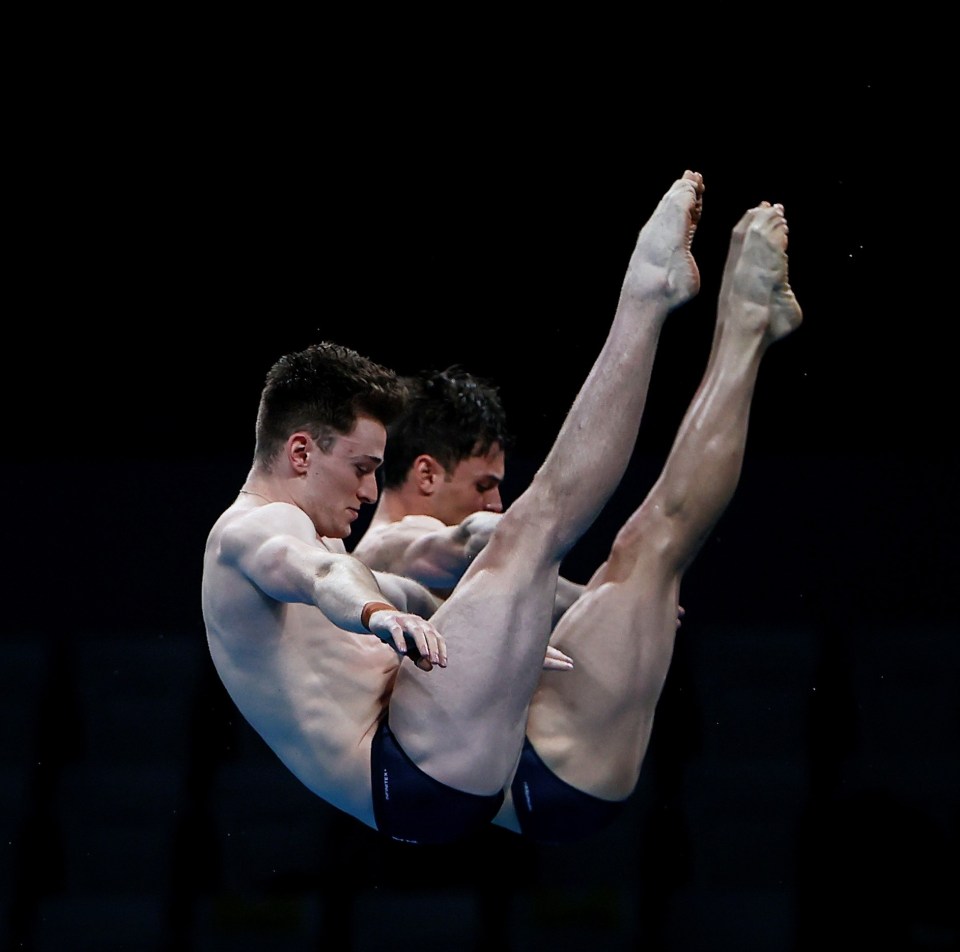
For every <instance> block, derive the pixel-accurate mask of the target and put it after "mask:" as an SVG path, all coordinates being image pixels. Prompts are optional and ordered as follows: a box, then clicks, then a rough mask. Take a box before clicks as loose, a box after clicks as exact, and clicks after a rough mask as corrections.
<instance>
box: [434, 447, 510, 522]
mask: <svg viewBox="0 0 960 952" xmlns="http://www.w3.org/2000/svg"><path fill="white" fill-rule="evenodd" d="M503 474H504V453H503V449H502V447H501V446H500V445H499V444H496V445H495V446H493V447H492V448H491V449H490V451H489V452H488V453H487V454H486V455H484V456H470V457H467V459H464V460H461V461H460V462H459V463H458V464H457V466H456V468H455V469H454V470H453V471H452V472H451V471H445V473H444V477H443V479H441V480H440V481H439V482H438V483H437V487H436V491H435V493H434V497H433V501H432V506H433V513H432V515H434V516H436V517H437V518H438V519H440V520H442V521H443V522H444V523H445V524H446V525H448V526H453V525H456V524H457V523H458V522H462V521H463V520H464V519H466V517H467V516H469V515H470V514H471V513H472V512H478V511H479V510H481V509H486V510H487V511H488V512H503V500H502V499H501V498H500V484H501V483H502V482H503Z"/></svg>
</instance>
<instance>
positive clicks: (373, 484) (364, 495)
mask: <svg viewBox="0 0 960 952" xmlns="http://www.w3.org/2000/svg"><path fill="white" fill-rule="evenodd" d="M379 494H380V492H379V490H378V489H377V477H376V474H374V473H367V474H366V475H365V476H364V477H363V479H362V480H360V488H359V489H358V490H357V496H358V498H359V499H360V501H361V502H376V501H377V496H379Z"/></svg>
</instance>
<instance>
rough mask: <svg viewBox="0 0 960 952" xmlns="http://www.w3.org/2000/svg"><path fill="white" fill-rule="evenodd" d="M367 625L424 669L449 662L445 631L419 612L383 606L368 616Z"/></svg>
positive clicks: (395, 649) (384, 640) (385, 642)
mask: <svg viewBox="0 0 960 952" xmlns="http://www.w3.org/2000/svg"><path fill="white" fill-rule="evenodd" d="M367 628H369V629H370V631H371V632H372V633H373V634H374V635H376V636H377V637H378V638H379V639H380V640H381V641H382V642H383V643H384V644H386V645H390V647H392V648H393V650H394V651H396V652H397V654H399V655H401V656H402V655H407V656H408V657H409V658H410V660H411V661H413V663H414V664H415V665H416V666H417V667H418V668H420V670H421V671H432V670H433V666H434V665H435V664H439V665H440V667H441V668H445V667H446V666H447V644H446V642H445V641H444V640H443V635H441V634H440V632H439V631H437V629H436V628H434V626H433V625H432V624H431V623H430V622H429V621H427V620H426V619H425V618H421V617H420V616H419V615H411V614H410V613H409V612H401V611H397V610H396V609H393V608H381V609H380V610H379V611H375V612H373V614H372V615H371V616H370V618H369V619H368V620H367Z"/></svg>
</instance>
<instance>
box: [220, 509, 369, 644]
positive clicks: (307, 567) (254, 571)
mask: <svg viewBox="0 0 960 952" xmlns="http://www.w3.org/2000/svg"><path fill="white" fill-rule="evenodd" d="M219 557H220V559H221V560H222V561H223V563H224V564H226V565H228V566H232V567H234V568H235V569H236V570H237V571H239V572H240V573H241V574H243V575H244V576H245V577H246V578H247V579H249V580H250V582H252V583H253V584H254V585H255V586H256V587H257V588H258V589H260V590H261V591H262V592H263V593H264V594H265V595H267V596H268V597H269V598H272V599H273V600H275V601H277V602H295V603H301V604H305V605H314V606H315V607H317V608H319V609H320V611H321V612H323V614H324V615H326V616H327V618H328V619H329V620H330V621H331V622H333V623H334V624H335V625H337V626H338V627H340V628H345V629H346V630H348V631H356V632H364V631H366V629H365V628H364V627H363V626H362V625H361V623H360V613H361V611H362V608H363V605H364V604H365V603H366V602H368V601H377V600H380V599H382V597H383V593H382V592H381V591H380V588H379V587H378V586H377V583H376V580H375V578H374V576H373V573H372V572H371V571H370V570H369V569H368V568H367V567H366V566H365V565H363V563H361V562H360V561H359V560H358V559H355V558H354V557H353V556H352V555H348V554H346V553H345V552H339V551H337V552H330V551H328V550H327V549H326V548H325V547H324V546H323V545H322V544H320V543H319V542H318V541H317V537H316V531H315V530H314V528H313V523H312V522H311V521H310V519H309V517H308V516H307V515H306V514H305V513H303V512H302V511H301V510H300V509H297V507H295V506H290V505H288V504H286V503H271V504H270V505H269V506H261V507H260V508H259V509H255V510H251V511H250V512H246V513H243V514H242V515H239V516H238V517H237V518H236V519H234V520H233V521H232V522H231V523H230V524H229V525H227V526H225V527H224V529H223V532H222V534H221V539H220V554H219Z"/></svg>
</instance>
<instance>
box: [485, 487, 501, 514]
mask: <svg viewBox="0 0 960 952" xmlns="http://www.w3.org/2000/svg"><path fill="white" fill-rule="evenodd" d="M483 508H484V509H485V510H486V511H487V512H503V500H502V499H501V498H500V490H499V489H491V490H490V492H488V493H487V494H486V501H485V502H484V504H483Z"/></svg>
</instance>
